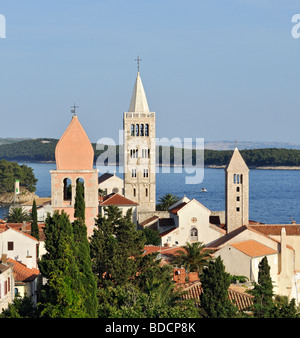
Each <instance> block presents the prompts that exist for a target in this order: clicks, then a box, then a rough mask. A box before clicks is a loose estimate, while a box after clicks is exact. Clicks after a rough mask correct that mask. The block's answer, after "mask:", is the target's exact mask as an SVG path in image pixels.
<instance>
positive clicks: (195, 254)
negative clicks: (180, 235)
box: [172, 242, 213, 274]
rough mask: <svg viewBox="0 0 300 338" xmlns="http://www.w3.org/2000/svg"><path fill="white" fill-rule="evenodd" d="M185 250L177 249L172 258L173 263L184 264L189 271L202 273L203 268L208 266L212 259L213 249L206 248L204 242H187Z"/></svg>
mask: <svg viewBox="0 0 300 338" xmlns="http://www.w3.org/2000/svg"><path fill="white" fill-rule="evenodd" d="M182 248H183V250H177V251H176V252H175V254H176V255H175V256H174V258H173V259H172V264H174V265H178V266H183V267H184V268H185V269H186V271H187V272H198V273H199V274H202V272H203V269H204V268H205V267H207V264H208V262H209V261H210V260H211V254H212V253H213V251H212V250H205V244H204V243H202V242H194V243H188V242H187V243H186V245H185V246H183V247H182Z"/></svg>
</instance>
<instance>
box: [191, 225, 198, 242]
mask: <svg viewBox="0 0 300 338" xmlns="http://www.w3.org/2000/svg"><path fill="white" fill-rule="evenodd" d="M191 240H192V241H197V240H198V230H197V229H196V228H192V229H191Z"/></svg>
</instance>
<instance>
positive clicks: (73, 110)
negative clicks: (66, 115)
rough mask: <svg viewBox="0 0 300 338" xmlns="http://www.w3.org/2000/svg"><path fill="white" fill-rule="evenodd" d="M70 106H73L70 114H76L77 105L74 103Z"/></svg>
mask: <svg viewBox="0 0 300 338" xmlns="http://www.w3.org/2000/svg"><path fill="white" fill-rule="evenodd" d="M70 108H73V109H71V114H74V116H75V115H76V108H79V106H76V105H75V103H74V105H73V106H71V107H70Z"/></svg>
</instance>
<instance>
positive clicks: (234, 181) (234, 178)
mask: <svg viewBox="0 0 300 338" xmlns="http://www.w3.org/2000/svg"><path fill="white" fill-rule="evenodd" d="M233 183H234V184H236V174H234V175H233Z"/></svg>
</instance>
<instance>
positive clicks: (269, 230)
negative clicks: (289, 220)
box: [249, 224, 300, 236]
mask: <svg viewBox="0 0 300 338" xmlns="http://www.w3.org/2000/svg"><path fill="white" fill-rule="evenodd" d="M249 228H251V229H253V230H256V231H259V232H261V233H263V234H265V235H268V236H270V235H271V236H280V235H281V229H282V228H285V231H286V235H287V236H300V225H299V224H264V225H262V224H257V225H249Z"/></svg>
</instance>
